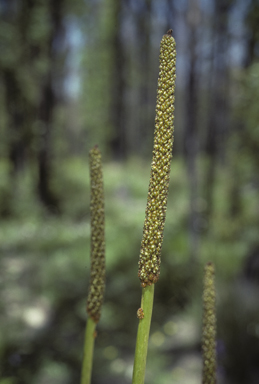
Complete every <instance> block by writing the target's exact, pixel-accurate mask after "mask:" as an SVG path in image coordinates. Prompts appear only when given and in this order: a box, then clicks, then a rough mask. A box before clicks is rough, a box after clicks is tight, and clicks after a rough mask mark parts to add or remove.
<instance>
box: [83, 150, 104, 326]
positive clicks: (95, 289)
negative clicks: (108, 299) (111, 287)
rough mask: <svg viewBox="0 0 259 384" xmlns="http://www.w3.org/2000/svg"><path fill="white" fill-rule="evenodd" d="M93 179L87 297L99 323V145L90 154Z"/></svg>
mask: <svg viewBox="0 0 259 384" xmlns="http://www.w3.org/2000/svg"><path fill="white" fill-rule="evenodd" d="M89 157H90V179H91V203H90V213H91V281H90V287H89V293H88V299H87V312H88V314H89V316H90V317H91V318H92V319H93V320H94V322H95V323H97V322H98V321H99V319H100V316H101V306H102V302H103V294H104V289H105V238H104V190H103V175H102V163H101V153H100V151H99V149H98V147H97V146H95V147H94V148H92V149H91V151H90V154H89Z"/></svg>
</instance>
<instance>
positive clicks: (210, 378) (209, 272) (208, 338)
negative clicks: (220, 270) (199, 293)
mask: <svg viewBox="0 0 259 384" xmlns="http://www.w3.org/2000/svg"><path fill="white" fill-rule="evenodd" d="M214 275H215V268H214V265H213V264H212V263H210V262H209V263H207V264H206V266H205V275H204V288H203V328H202V352H203V372H202V383H203V384H216V308H215V301H216V294H215V282H214Z"/></svg>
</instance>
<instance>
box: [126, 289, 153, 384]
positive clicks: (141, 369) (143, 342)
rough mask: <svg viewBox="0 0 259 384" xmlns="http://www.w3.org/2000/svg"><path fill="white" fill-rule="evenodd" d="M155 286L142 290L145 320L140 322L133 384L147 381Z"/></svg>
mask: <svg viewBox="0 0 259 384" xmlns="http://www.w3.org/2000/svg"><path fill="white" fill-rule="evenodd" d="M154 289H155V284H152V285H148V286H146V287H145V288H142V297H141V308H142V310H143V312H144V318H143V319H140V320H139V325H138V334H137V342H136V350H135V360H134V368H133V380H132V384H143V383H144V380H145V371H146V360H147V349H148V339H149V331H150V323H151V317H152V310H153V301H154Z"/></svg>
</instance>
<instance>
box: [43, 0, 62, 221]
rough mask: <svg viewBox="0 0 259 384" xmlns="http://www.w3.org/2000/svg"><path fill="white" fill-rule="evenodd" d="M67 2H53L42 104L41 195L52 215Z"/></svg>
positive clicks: (55, 207)
mask: <svg viewBox="0 0 259 384" xmlns="http://www.w3.org/2000/svg"><path fill="white" fill-rule="evenodd" d="M63 5H64V0H56V1H55V2H52V1H51V0H50V1H49V14H50V17H51V23H52V33H51V35H50V37H49V41H48V57H49V62H50V64H49V68H48V73H47V75H46V77H45V81H44V83H43V86H42V91H41V102H40V105H39V122H40V129H41V131H40V133H39V148H38V153H37V160H38V194H39V198H40V200H41V202H42V203H43V205H44V206H45V207H46V208H47V209H48V210H49V211H50V212H51V213H58V212H59V206H58V199H57V197H56V196H55V194H54V192H53V191H52V188H51V179H52V173H53V168H52V159H51V143H52V130H53V117H54V116H53V112H54V108H55V107H56V104H57V98H56V95H55V92H54V78H55V77H57V78H58V74H57V73H56V72H55V69H56V65H57V49H58V48H57V44H58V43H59V41H60V39H62V35H63V27H62V9H63Z"/></svg>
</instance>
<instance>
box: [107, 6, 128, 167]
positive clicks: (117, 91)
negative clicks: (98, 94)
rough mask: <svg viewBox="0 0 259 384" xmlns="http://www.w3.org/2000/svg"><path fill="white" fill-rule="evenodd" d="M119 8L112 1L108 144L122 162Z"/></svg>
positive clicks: (122, 62)
mask: <svg viewBox="0 0 259 384" xmlns="http://www.w3.org/2000/svg"><path fill="white" fill-rule="evenodd" d="M121 7H122V2H121V1H120V0H114V12H115V15H114V16H115V24H116V28H114V32H113V37H112V45H113V63H114V64H113V66H114V70H113V75H112V79H113V81H112V90H111V98H112V105H111V121H112V125H113V129H114V131H113V138H112V140H111V142H110V146H111V150H112V153H113V157H114V158H115V159H117V160H123V159H125V158H126V157H127V137H126V123H125V100H124V96H125V87H126V83H125V75H124V71H125V54H124V48H123V43H122V36H121V28H120V24H121Z"/></svg>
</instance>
